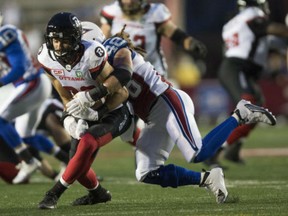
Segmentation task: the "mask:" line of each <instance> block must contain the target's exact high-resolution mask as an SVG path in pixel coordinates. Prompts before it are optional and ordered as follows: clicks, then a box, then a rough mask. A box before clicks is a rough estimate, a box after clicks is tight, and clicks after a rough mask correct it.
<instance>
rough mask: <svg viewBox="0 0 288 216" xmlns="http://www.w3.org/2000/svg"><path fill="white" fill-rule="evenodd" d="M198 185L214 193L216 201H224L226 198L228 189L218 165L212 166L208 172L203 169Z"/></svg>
mask: <svg viewBox="0 0 288 216" xmlns="http://www.w3.org/2000/svg"><path fill="white" fill-rule="evenodd" d="M204 171H205V170H204ZM201 176H202V175H201ZM199 187H205V188H207V189H208V190H209V191H211V192H212V193H213V194H214V195H215V197H216V202H217V203H224V202H225V201H226V199H227V196H228V191H227V189H226V186H225V181H224V174H223V171H222V169H221V168H219V167H217V168H213V169H211V171H209V172H208V171H205V172H204V173H203V177H201V183H200V185H199Z"/></svg>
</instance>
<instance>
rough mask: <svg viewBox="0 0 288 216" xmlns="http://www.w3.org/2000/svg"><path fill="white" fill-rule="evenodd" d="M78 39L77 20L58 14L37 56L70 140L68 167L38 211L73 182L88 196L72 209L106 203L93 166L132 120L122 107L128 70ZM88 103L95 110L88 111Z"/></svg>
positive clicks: (107, 195)
mask: <svg viewBox="0 0 288 216" xmlns="http://www.w3.org/2000/svg"><path fill="white" fill-rule="evenodd" d="M81 37H82V26H81V23H80V21H79V19H78V18H77V17H76V16H75V15H74V14H72V13H69V12H60V13H57V14H55V15H54V16H52V18H51V19H50V20H49V22H48V24H47V27H46V34H45V40H46V42H45V43H44V44H43V45H42V47H41V48H40V50H39V53H38V60H39V62H40V63H41V64H42V66H43V67H44V69H45V71H46V73H47V75H48V77H49V78H50V80H51V82H52V84H53V86H54V87H55V89H56V90H57V92H58V93H59V95H60V97H61V99H62V102H63V104H64V111H65V112H64V115H63V117H62V118H63V124H64V127H65V129H66V130H67V131H68V133H69V134H70V135H71V136H72V137H73V140H72V143H71V150H72V154H71V155H70V161H69V163H68V165H67V168H66V170H65V172H64V173H63V175H62V177H61V178H60V180H59V181H58V182H56V184H55V185H54V186H53V187H52V188H51V189H50V190H49V191H48V192H47V193H46V194H45V196H44V199H43V200H42V201H41V202H40V203H39V206H38V207H39V208H40V209H54V208H56V205H57V201H58V199H59V198H60V196H61V195H62V194H63V193H64V191H65V190H66V189H67V188H68V187H69V186H70V185H71V184H73V183H74V182H75V181H76V180H77V181H78V182H79V183H80V184H82V185H83V186H84V187H85V188H87V190H88V191H89V193H88V195H85V196H83V197H81V198H78V199H76V200H75V201H74V202H73V203H72V205H92V204H97V203H101V202H107V201H110V200H111V194H110V192H109V191H107V190H106V189H104V188H103V187H101V185H100V184H99V182H98V180H97V178H96V173H95V172H94V171H93V169H92V168H91V165H92V163H93V161H94V158H95V155H96V153H97V151H98V150H99V148H100V147H102V146H103V145H105V144H107V143H109V142H110V141H111V140H112V139H113V138H115V137H117V136H119V135H120V134H121V133H123V132H125V131H126V130H127V128H128V127H129V125H130V122H131V117H130V116H131V114H130V111H129V109H128V107H127V106H126V105H125V104H123V102H125V101H126V100H127V97H128V91H127V89H126V88H125V87H123V86H124V85H126V84H127V82H128V81H129V80H130V79H131V73H132V68H129V67H119V68H117V70H113V68H112V67H111V66H110V64H109V63H108V62H107V52H106V50H105V48H104V47H103V45H102V44H101V43H99V42H97V41H85V40H81ZM78 92H79V93H78ZM73 96H74V99H73ZM72 99H73V100H72ZM95 101H96V102H95ZM103 103H104V104H103ZM87 105H89V106H93V108H97V111H96V110H94V109H92V108H89V109H88V108H87V109H86V108H85V107H86V106H87ZM81 107H82V108H83V109H81ZM69 112H73V115H71V114H69ZM71 150H70V153H71Z"/></svg>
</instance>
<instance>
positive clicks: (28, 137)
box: [0, 14, 51, 184]
mask: <svg viewBox="0 0 288 216" xmlns="http://www.w3.org/2000/svg"><path fill="white" fill-rule="evenodd" d="M2 21H3V17H2V15H1V14H0V22H2ZM0 63H1V64H0V65H1V70H0V74H1V75H0V77H1V78H0V87H1V88H0V90H1V94H5V95H6V96H5V100H4V102H2V104H1V107H0V128H1V130H0V136H1V137H2V139H3V140H4V141H5V143H6V144H8V145H10V147H11V148H13V149H14V150H15V151H16V153H17V154H18V155H19V156H20V158H21V159H22V160H23V166H22V167H21V169H20V171H19V172H18V174H17V176H16V177H15V178H14V179H13V183H15V184H17V183H21V182H22V181H25V179H27V178H28V177H29V176H30V175H31V174H32V173H33V172H34V171H35V170H36V169H37V168H38V167H39V161H37V160H36V159H35V158H33V157H32V156H31V154H30V153H29V151H28V150H27V146H26V145H25V144H24V143H27V144H30V145H32V144H35V145H37V144H39V143H50V144H51V142H50V141H49V139H48V138H47V137H44V136H41V135H38V134H36V127H37V125H38V122H39V121H40V119H41V115H40V107H41V104H42V103H43V102H44V101H45V100H46V99H47V98H48V97H49V95H50V92H51V84H50V82H49V79H48V78H47V76H45V74H44V73H43V69H41V68H39V65H37V64H36V62H35V59H34V58H33V57H32V54H31V51H30V49H29V45H28V42H27V39H26V37H25V34H24V33H23V32H22V31H21V30H20V29H18V28H17V27H15V26H13V25H9V24H5V25H3V26H2V23H0ZM11 85H12V86H14V87H13V88H10V89H9V90H8V92H6V91H7V90H6V89H7V88H8V86H11ZM2 90H3V91H2ZM12 122H15V127H14V125H12Z"/></svg>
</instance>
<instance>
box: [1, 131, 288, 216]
mask: <svg viewBox="0 0 288 216" xmlns="http://www.w3.org/2000/svg"><path fill="white" fill-rule="evenodd" d="M206 131H207V130H204V129H203V130H202V132H203V135H205V134H206ZM287 133H288V128H287V127H262V128H259V129H257V130H256V131H255V133H254V134H252V135H251V137H250V138H249V140H248V141H247V143H246V145H245V149H248V148H249V149H250V148H258V147H259V148H260V147H261V148H283V147H284V148H285V147H286V148H288V142H287V137H288V135H287ZM48 159H49V160H51V158H49V157H48ZM245 160H246V165H245V166H237V165H234V164H231V163H229V162H227V161H223V164H224V165H225V166H228V167H229V169H228V170H226V171H225V176H226V184H227V189H228V191H229V196H230V197H229V199H228V203H225V204H221V205H219V204H216V202H215V198H214V197H213V196H212V195H210V194H209V193H208V192H207V191H206V190H205V189H203V188H199V187H196V186H186V187H181V188H178V189H172V188H165V189H164V188H160V187H158V186H154V185H145V184H142V183H138V182H136V180H135V178H134V168H135V163H134V162H135V161H134V156H133V149H132V148H131V147H130V146H129V145H128V144H125V143H122V142H120V141H119V140H118V139H116V140H115V141H114V142H113V143H111V144H109V145H107V146H105V147H104V148H103V149H102V150H101V152H100V153H99V155H98V158H97V159H96V161H95V162H94V168H95V169H96V170H97V172H98V174H99V175H102V176H104V181H103V182H102V186H103V187H105V188H107V189H109V190H110V191H111V193H112V201H111V202H109V203H106V204H98V205H95V206H85V207H72V206H70V203H71V202H72V201H73V200H74V199H75V198H77V197H79V196H82V195H84V194H85V193H86V191H85V190H84V189H83V188H82V187H81V186H80V185H79V184H75V185H73V186H72V187H71V188H70V189H69V190H67V191H66V192H65V194H64V195H63V196H62V197H61V199H60V200H59V202H58V208H57V209H55V210H38V209H37V204H38V202H39V201H40V200H41V199H42V198H43V195H44V193H45V191H46V190H48V189H49V188H50V187H51V186H52V185H53V184H54V183H53V182H52V181H51V180H49V179H47V178H45V177H43V176H42V175H41V174H40V173H36V174H35V175H33V176H32V178H31V183H30V184H28V185H16V186H15V185H7V184H5V183H4V182H2V181H0V192H1V197H0V216H8V215H9V216H10V215H17V216H18V215H19V216H26V215H27V216H40V215H43V216H45V215H53V216H58V215H59V216H66V215H67V216H76V215H80V216H91V215H111V216H118V215H119V216H121V215H128V216H134V215H135V216H138V215H149V216H154V215H155V216H156V215H157V216H158V215H160V216H161V215H163V216H164V215H165V216H168V215H171V216H172V215H173V216H178V215H179V216H186V215H187V216H188V215H189V216H191V215H195V216H200V215H201V216H202V215H213V216H215V215H225V216H230V215H231V216H234V215H239V216H248V215H249V216H255V215H275V216H280V215H288V168H287V167H288V156H281V157H279V156H273V157H270V156H269V157H267V156H262V157H259V156H258V157H251V156H250V157H246V158H245ZM172 162H173V163H176V164H178V165H182V166H185V167H187V168H191V169H194V170H197V171H200V170H201V169H202V168H207V167H205V166H204V165H203V164H187V163H186V162H185V161H184V159H183V158H182V156H181V154H180V153H179V151H178V150H177V147H175V149H174V151H173V153H172V155H171V157H170V159H169V161H168V163H172ZM52 163H53V165H55V166H56V167H57V166H58V163H55V162H54V160H52ZM168 163H167V164H168Z"/></svg>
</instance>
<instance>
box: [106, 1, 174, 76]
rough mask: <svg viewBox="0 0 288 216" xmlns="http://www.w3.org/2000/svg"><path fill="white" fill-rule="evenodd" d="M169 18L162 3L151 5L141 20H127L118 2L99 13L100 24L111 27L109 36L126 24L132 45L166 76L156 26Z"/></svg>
mask: <svg viewBox="0 0 288 216" xmlns="http://www.w3.org/2000/svg"><path fill="white" fill-rule="evenodd" d="M170 18H171V13H170V12H169V10H168V8H167V7H166V6H165V5H164V4H162V3H151V4H149V7H147V11H146V13H145V14H144V15H143V16H142V17H141V20H128V19H127V18H125V16H124V15H123V12H122V10H121V8H120V6H119V3H118V1H116V2H115V3H113V4H110V5H107V6H105V7H104V8H103V9H102V11H101V23H102V24H104V23H105V24H106V23H108V24H109V25H110V26H111V35H114V34H116V33H118V32H120V31H121V30H122V28H123V26H124V25H125V24H126V28H125V31H126V32H127V33H129V35H130V39H131V40H132V42H133V45H135V46H139V47H141V48H143V49H144V50H145V51H146V53H147V55H146V58H145V60H146V61H149V62H150V63H151V64H152V65H153V66H154V67H155V69H156V70H157V71H158V72H159V73H160V74H161V75H165V76H167V63H166V60H165V58H164V57H163V51H162V49H161V46H160V42H161V36H160V35H159V33H157V25H160V24H162V23H164V22H166V21H168V20H169V19H170Z"/></svg>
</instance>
